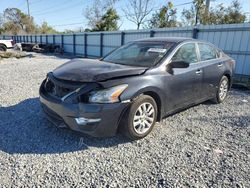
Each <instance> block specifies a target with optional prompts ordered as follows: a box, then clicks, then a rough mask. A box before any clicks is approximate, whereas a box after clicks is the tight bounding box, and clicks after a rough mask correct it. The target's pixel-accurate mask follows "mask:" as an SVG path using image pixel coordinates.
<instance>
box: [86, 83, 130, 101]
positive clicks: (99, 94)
mask: <svg viewBox="0 0 250 188" xmlns="http://www.w3.org/2000/svg"><path fill="white" fill-rule="evenodd" d="M127 87H128V85H127V84H122V85H118V86H114V87H111V88H108V89H103V90H97V91H92V92H91V93H90V95H89V102H91V103H115V102H119V101H120V100H119V97H120V95H121V94H122V92H123V91H124V90H125V89H126V88H127Z"/></svg>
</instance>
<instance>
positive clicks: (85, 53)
mask: <svg viewBox="0 0 250 188" xmlns="http://www.w3.org/2000/svg"><path fill="white" fill-rule="evenodd" d="M87 38H88V36H87V33H84V57H88V54H87V46H88V45H87V42H88V41H87Z"/></svg>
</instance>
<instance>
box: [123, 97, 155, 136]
mask: <svg viewBox="0 0 250 188" xmlns="http://www.w3.org/2000/svg"><path fill="white" fill-rule="evenodd" d="M156 117H157V105H156V102H155V100H154V99H153V98H152V97H150V96H148V95H142V96H140V97H139V98H137V99H136V100H135V101H134V102H133V103H132V104H131V106H130V107H129V109H128V110H127V111H126V112H125V115H124V117H123V119H122V121H121V124H120V131H121V133H122V134H123V135H125V136H127V137H128V138H130V139H132V140H137V139H141V138H144V137H145V136H147V135H148V134H149V133H150V132H151V131H152V129H153V127H154V125H155V122H156Z"/></svg>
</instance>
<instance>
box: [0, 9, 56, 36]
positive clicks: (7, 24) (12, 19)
mask: <svg viewBox="0 0 250 188" xmlns="http://www.w3.org/2000/svg"><path fill="white" fill-rule="evenodd" d="M2 18H4V19H0V32H2V33H5V34H12V35H17V34H35V33H42V34H47V33H48V34H51V33H58V32H57V31H56V30H55V29H53V28H52V27H51V26H49V25H48V23H47V22H43V23H42V25H41V26H37V25H36V24H35V22H34V20H33V17H32V16H29V15H27V14H25V13H23V12H22V11H21V10H19V9H17V8H7V9H5V10H4V13H3V16H2ZM1 20H2V21H1ZM1 23H2V24H1ZM1 25H2V27H1Z"/></svg>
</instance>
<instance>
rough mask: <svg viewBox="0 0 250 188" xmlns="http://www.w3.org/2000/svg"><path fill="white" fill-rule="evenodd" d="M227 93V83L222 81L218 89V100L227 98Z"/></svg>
mask: <svg viewBox="0 0 250 188" xmlns="http://www.w3.org/2000/svg"><path fill="white" fill-rule="evenodd" d="M227 92H228V81H227V80H226V79H224V80H222V82H221V84H220V88H219V97H220V100H222V101H223V100H224V99H225V97H226V96H227Z"/></svg>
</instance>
